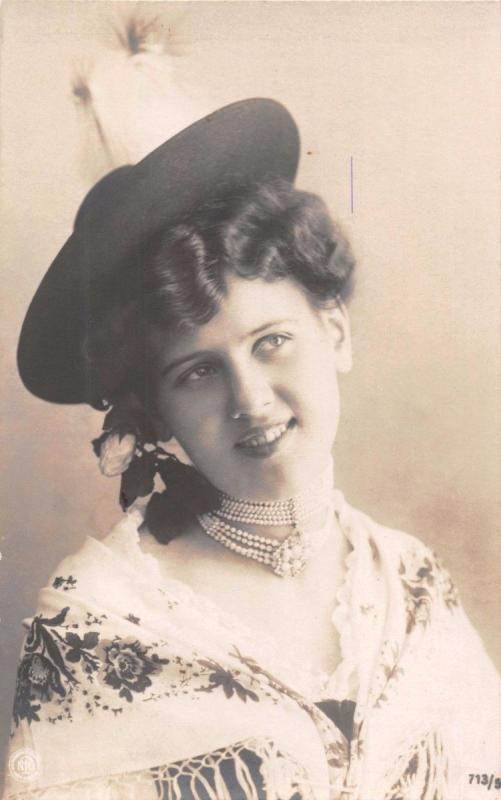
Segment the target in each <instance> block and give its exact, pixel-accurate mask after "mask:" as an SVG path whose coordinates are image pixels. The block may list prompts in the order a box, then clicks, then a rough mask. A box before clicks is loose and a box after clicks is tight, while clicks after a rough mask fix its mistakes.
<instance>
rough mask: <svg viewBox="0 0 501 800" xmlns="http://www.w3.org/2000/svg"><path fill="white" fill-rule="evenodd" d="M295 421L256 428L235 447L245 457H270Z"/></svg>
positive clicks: (294, 424)
mask: <svg viewBox="0 0 501 800" xmlns="http://www.w3.org/2000/svg"><path fill="white" fill-rule="evenodd" d="M296 424H297V422H296V420H295V419H294V418H293V419H290V420H289V422H279V423H277V424H275V425H267V426H263V427H256V428H253V429H252V430H251V431H249V432H248V433H247V434H246V435H245V436H243V437H242V438H241V439H239V441H238V442H237V443H236V445H235V447H237V448H238V449H239V450H241V451H243V452H244V453H245V454H246V455H250V456H254V457H256V458H263V457H266V456H269V455H272V454H273V453H274V452H275V451H276V450H277V449H278V447H279V445H280V444H281V442H282V440H283V439H284V438H285V437H286V436H287V434H288V432H289V431H290V430H292V428H294V427H295V426H296Z"/></svg>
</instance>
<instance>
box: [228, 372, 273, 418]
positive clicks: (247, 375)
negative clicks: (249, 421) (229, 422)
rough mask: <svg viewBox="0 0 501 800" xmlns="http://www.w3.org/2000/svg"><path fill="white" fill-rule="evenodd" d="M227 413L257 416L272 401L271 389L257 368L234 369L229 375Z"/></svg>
mask: <svg viewBox="0 0 501 800" xmlns="http://www.w3.org/2000/svg"><path fill="white" fill-rule="evenodd" d="M230 384H231V386H230V398H229V415H230V417H232V419H238V418H239V417H255V418H259V417H262V416H263V415H264V414H266V412H267V410H268V408H269V406H271V405H272V403H273V397H274V394H273V389H272V387H271V385H270V383H269V381H268V379H267V376H266V374H265V373H264V372H263V370H262V369H259V368H248V369H246V370H245V371H244V370H242V369H238V370H234V371H233V372H232V374H231V376H230Z"/></svg>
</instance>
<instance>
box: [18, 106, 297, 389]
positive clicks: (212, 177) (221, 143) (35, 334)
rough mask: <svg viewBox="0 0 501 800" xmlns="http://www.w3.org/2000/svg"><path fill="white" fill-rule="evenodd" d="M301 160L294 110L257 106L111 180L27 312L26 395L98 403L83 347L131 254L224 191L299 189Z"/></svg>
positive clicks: (206, 124)
mask: <svg viewBox="0 0 501 800" xmlns="http://www.w3.org/2000/svg"><path fill="white" fill-rule="evenodd" d="M298 159H299V135H298V131H297V127H296V125H295V123H294V120H293V119H292V117H291V115H290V114H289V112H288V111H287V110H286V109H285V108H284V107H283V106H281V105H280V104H279V103H277V102H275V101H273V100H267V99H261V98H255V99H251V100H243V101H240V102H237V103H232V104H231V105H229V106H226V107H225V108H222V109H220V110H219V111H216V112H214V113H213V114H210V115H209V116H207V117H204V118H203V119H201V120H199V121H198V122H196V123H194V124H193V125H191V126H190V127H189V128H186V129H185V130H183V131H181V132H180V133H178V134H177V135H176V136H174V137H173V138H172V139H169V140H168V141H166V142H164V144H162V145H160V147H158V148H157V149H156V150H154V151H153V152H152V153H150V154H149V155H147V156H146V157H145V158H144V159H142V161H140V162H139V163H138V164H136V165H135V166H125V167H119V168H118V169H116V170H114V171H113V172H111V173H110V174H109V175H107V176H106V177H105V178H103V179H102V180H101V181H100V182H99V183H98V184H96V186H94V187H93V189H91V191H90V192H89V194H88V195H87V196H86V198H85V199H84V201H83V203H82V205H81V207H80V210H79V212H78V214H77V217H76V221H75V228H74V231H73V233H72V235H71V236H70V237H69V239H68V240H67V241H66V243H65V244H64V246H63V248H62V249H61V250H60V252H59V253H58V255H57V256H56V258H55V259H54V261H53V262H52V264H51V265H50V267H49V270H48V271H47V273H46V275H45V277H44V278H43V280H42V282H41V284H40V286H39V288H38V290H37V292H36V294H35V296H34V298H33V300H32V302H31V304H30V307H29V309H28V312H27V314H26V318H25V320H24V323H23V327H22V331H21V336H20V340H19V347H18V368H19V373H20V376H21V379H22V381H23V383H24V385H25V386H26V388H27V389H28V390H29V391H30V392H32V393H33V394H34V395H36V396H37V397H40V398H42V399H44V400H48V401H50V402H53V403H85V402H90V403H93V402H94V401H95V397H94V393H93V388H92V386H91V385H90V381H89V375H88V373H87V369H86V362H85V359H84V356H83V345H84V342H85V339H86V336H87V332H88V330H89V326H91V325H93V324H95V322H96V319H95V313H96V302H95V301H96V299H101V300H102V298H103V296H107V295H110V294H111V292H112V287H113V284H114V282H115V281H117V280H119V279H120V274H121V269H122V267H123V265H124V264H125V263H126V262H127V260H128V257H129V255H130V253H131V252H132V251H134V250H137V248H138V247H140V246H141V244H142V243H145V242H147V241H148V239H150V238H151V237H152V236H153V235H154V234H155V233H156V232H158V231H159V230H160V229H161V228H164V227H165V226H167V225H169V223H170V222H173V221H174V220H176V219H177V218H179V217H181V216H185V215H186V214H188V213H189V212H190V210H191V209H194V208H196V207H197V206H198V205H200V204H201V203H203V202H204V201H206V200H207V199H208V198H209V197H211V196H217V194H218V193H219V192H222V191H223V190H224V191H225V192H227V191H229V190H231V189H232V187H234V188H235V189H237V188H241V187H242V186H245V185H248V184H252V183H255V182H256V181H263V180H270V179H271V180H272V179H276V178H283V179H286V180H288V181H291V182H292V181H293V180H294V178H295V174H296V170H297V164H298ZM101 305H102V303H101Z"/></svg>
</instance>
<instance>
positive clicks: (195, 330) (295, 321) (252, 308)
mask: <svg viewBox="0 0 501 800" xmlns="http://www.w3.org/2000/svg"><path fill="white" fill-rule="evenodd" d="M314 314H315V310H314V309H313V306H312V305H311V303H310V301H309V299H308V298H307V296H306V293H305V291H304V290H303V289H302V287H300V286H299V284H297V283H296V282H295V281H293V280H291V279H290V278H284V279H282V280H274V281H267V280H264V279H263V278H253V279H247V278H242V277H239V276H236V275H229V276H228V277H227V279H226V292H225V295H224V297H223V299H222V300H221V303H220V306H219V309H218V311H217V313H216V314H215V315H214V316H213V317H212V319H211V320H209V322H207V323H205V324H203V325H190V326H181V328H180V329H178V331H177V332H169V334H168V336H167V335H166V334H165V332H162V331H160V330H159V329H156V330H155V331H154V333H153V341H154V344H155V345H159V346H160V347H161V348H162V350H164V348H166V347H168V350H169V352H170V353H171V354H172V355H173V356H174V357H175V356H176V355H177V351H178V350H185V349H187V348H196V349H212V348H217V347H220V346H222V345H224V344H228V343H232V344H233V343H234V344H239V343H243V342H245V340H246V339H248V338H252V337H253V336H256V335H258V334H259V333H260V332H261V331H264V330H266V329H267V328H268V327H273V326H274V325H276V324H277V323H278V324H281V323H288V324H292V325H301V324H304V322H305V321H306V319H308V318H310V319H311V317H312V316H314Z"/></svg>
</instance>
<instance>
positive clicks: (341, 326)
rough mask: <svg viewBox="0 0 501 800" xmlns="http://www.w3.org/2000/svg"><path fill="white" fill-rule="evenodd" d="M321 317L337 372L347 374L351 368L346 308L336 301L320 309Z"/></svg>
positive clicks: (348, 324) (348, 321)
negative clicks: (330, 343)
mask: <svg viewBox="0 0 501 800" xmlns="http://www.w3.org/2000/svg"><path fill="white" fill-rule="evenodd" d="M321 313H322V317H323V320H324V324H325V326H326V328H327V332H328V335H329V338H330V339H331V341H332V346H333V349H334V359H335V365H336V369H337V371H338V372H349V371H350V370H351V367H352V357H351V332H350V319H349V316H348V311H347V310H346V306H345V305H344V303H342V302H341V301H340V300H336V301H335V302H334V303H333V305H332V306H329V307H328V308H324V309H322V312H321Z"/></svg>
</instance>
